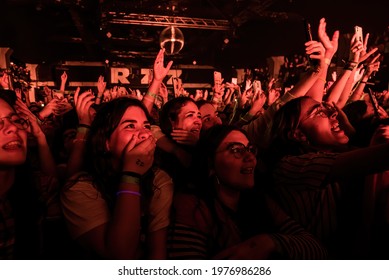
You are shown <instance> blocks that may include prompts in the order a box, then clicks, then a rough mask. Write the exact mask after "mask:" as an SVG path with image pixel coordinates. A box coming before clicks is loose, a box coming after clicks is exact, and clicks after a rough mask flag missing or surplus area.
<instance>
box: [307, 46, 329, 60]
mask: <svg viewBox="0 0 389 280" xmlns="http://www.w3.org/2000/svg"><path fill="white" fill-rule="evenodd" d="M325 52H326V50H325V48H324V46H323V44H322V43H321V42H318V41H309V42H306V43H305V53H306V54H307V55H309V57H310V58H311V59H317V60H320V61H321V62H324V60H325Z"/></svg>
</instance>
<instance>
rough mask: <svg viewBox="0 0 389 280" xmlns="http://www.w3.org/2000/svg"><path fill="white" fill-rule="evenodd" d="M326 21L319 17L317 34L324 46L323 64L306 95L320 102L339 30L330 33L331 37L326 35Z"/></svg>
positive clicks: (336, 45) (335, 48)
mask: <svg viewBox="0 0 389 280" xmlns="http://www.w3.org/2000/svg"><path fill="white" fill-rule="evenodd" d="M326 25H327V23H326V21H325V19H324V18H322V19H320V24H319V28H318V35H319V39H320V42H321V43H322V44H323V46H324V48H325V55H324V62H325V63H324V64H323V66H322V67H323V71H322V72H321V74H320V76H319V77H318V79H317V80H316V82H315V84H314V85H313V86H312V87H311V88H310V89H309V91H308V92H307V94H306V95H307V96H310V97H312V98H313V99H315V100H317V101H319V102H321V101H322V100H323V92H324V87H325V84H326V78H327V71H328V67H329V66H330V63H331V59H332V57H333V56H334V55H335V53H336V51H337V50H338V40H339V31H335V32H334V34H333V35H332V39H331V40H330V38H329V37H328V35H327V32H326Z"/></svg>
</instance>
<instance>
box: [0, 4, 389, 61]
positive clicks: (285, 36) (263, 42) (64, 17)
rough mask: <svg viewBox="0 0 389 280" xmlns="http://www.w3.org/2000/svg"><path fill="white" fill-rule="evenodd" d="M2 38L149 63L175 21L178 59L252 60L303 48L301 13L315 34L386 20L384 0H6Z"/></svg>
mask: <svg viewBox="0 0 389 280" xmlns="http://www.w3.org/2000/svg"><path fill="white" fill-rule="evenodd" d="M2 2H3V4H2V6H1V10H2V13H1V14H2V15H1V17H0V24H1V34H0V46H1V47H11V48H12V49H13V50H14V52H13V56H14V57H15V58H17V59H19V60H21V61H24V62H28V63H48V62H49V63H54V62H60V61H70V60H72V61H109V62H110V63H124V64H126V63H134V64H139V65H150V64H151V63H152V61H153V58H154V57H155V54H156V53H157V51H158V49H159V48H160V45H159V36H160V33H161V31H162V30H163V29H164V28H165V27H166V26H168V25H170V24H176V25H177V26H178V27H179V28H180V29H181V30H182V32H183V34H184V37H185V45H184V48H183V49H182V51H181V52H180V53H179V54H177V55H174V56H171V57H169V58H168V59H173V60H174V61H175V63H177V64H192V63H193V61H196V63H197V64H198V65H212V66H236V67H240V66H246V65H247V66H252V64H261V63H262V62H263V61H264V59H265V58H266V57H269V56H274V55H288V54H293V53H302V52H303V51H304V48H303V43H304V40H305V35H304V34H305V33H304V29H303V20H304V19H307V20H308V21H310V22H311V24H312V26H313V30H314V36H315V35H316V32H315V31H316V29H317V24H318V22H319V19H320V18H321V17H325V18H326V19H327V22H328V23H327V27H328V30H329V32H333V31H334V30H335V29H339V30H340V32H341V33H348V32H352V30H353V26H354V25H361V26H362V27H364V30H365V31H366V32H375V31H377V32H382V31H383V30H385V28H387V27H388V23H389V22H388V18H389V17H388V13H387V11H388V10H387V6H386V3H385V0H371V1H368V2H366V3H365V4H364V5H361V4H359V2H355V1H352V0H336V1H335V0H326V1H313V0H162V1H156V0H116V1H114V0H3V1H2Z"/></svg>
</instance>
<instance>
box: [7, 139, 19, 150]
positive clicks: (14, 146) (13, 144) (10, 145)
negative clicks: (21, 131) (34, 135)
mask: <svg viewBox="0 0 389 280" xmlns="http://www.w3.org/2000/svg"><path fill="white" fill-rule="evenodd" d="M20 148H22V142H21V141H18V140H15V141H11V142H8V143H7V144H5V145H3V149H5V150H18V149H20Z"/></svg>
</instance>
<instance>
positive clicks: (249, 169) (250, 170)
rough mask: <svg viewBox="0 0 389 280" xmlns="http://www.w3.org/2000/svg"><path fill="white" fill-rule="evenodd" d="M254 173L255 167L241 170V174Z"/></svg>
mask: <svg viewBox="0 0 389 280" xmlns="http://www.w3.org/2000/svg"><path fill="white" fill-rule="evenodd" d="M253 172H254V167H247V168H242V169H241V170H240V173H242V174H253Z"/></svg>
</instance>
